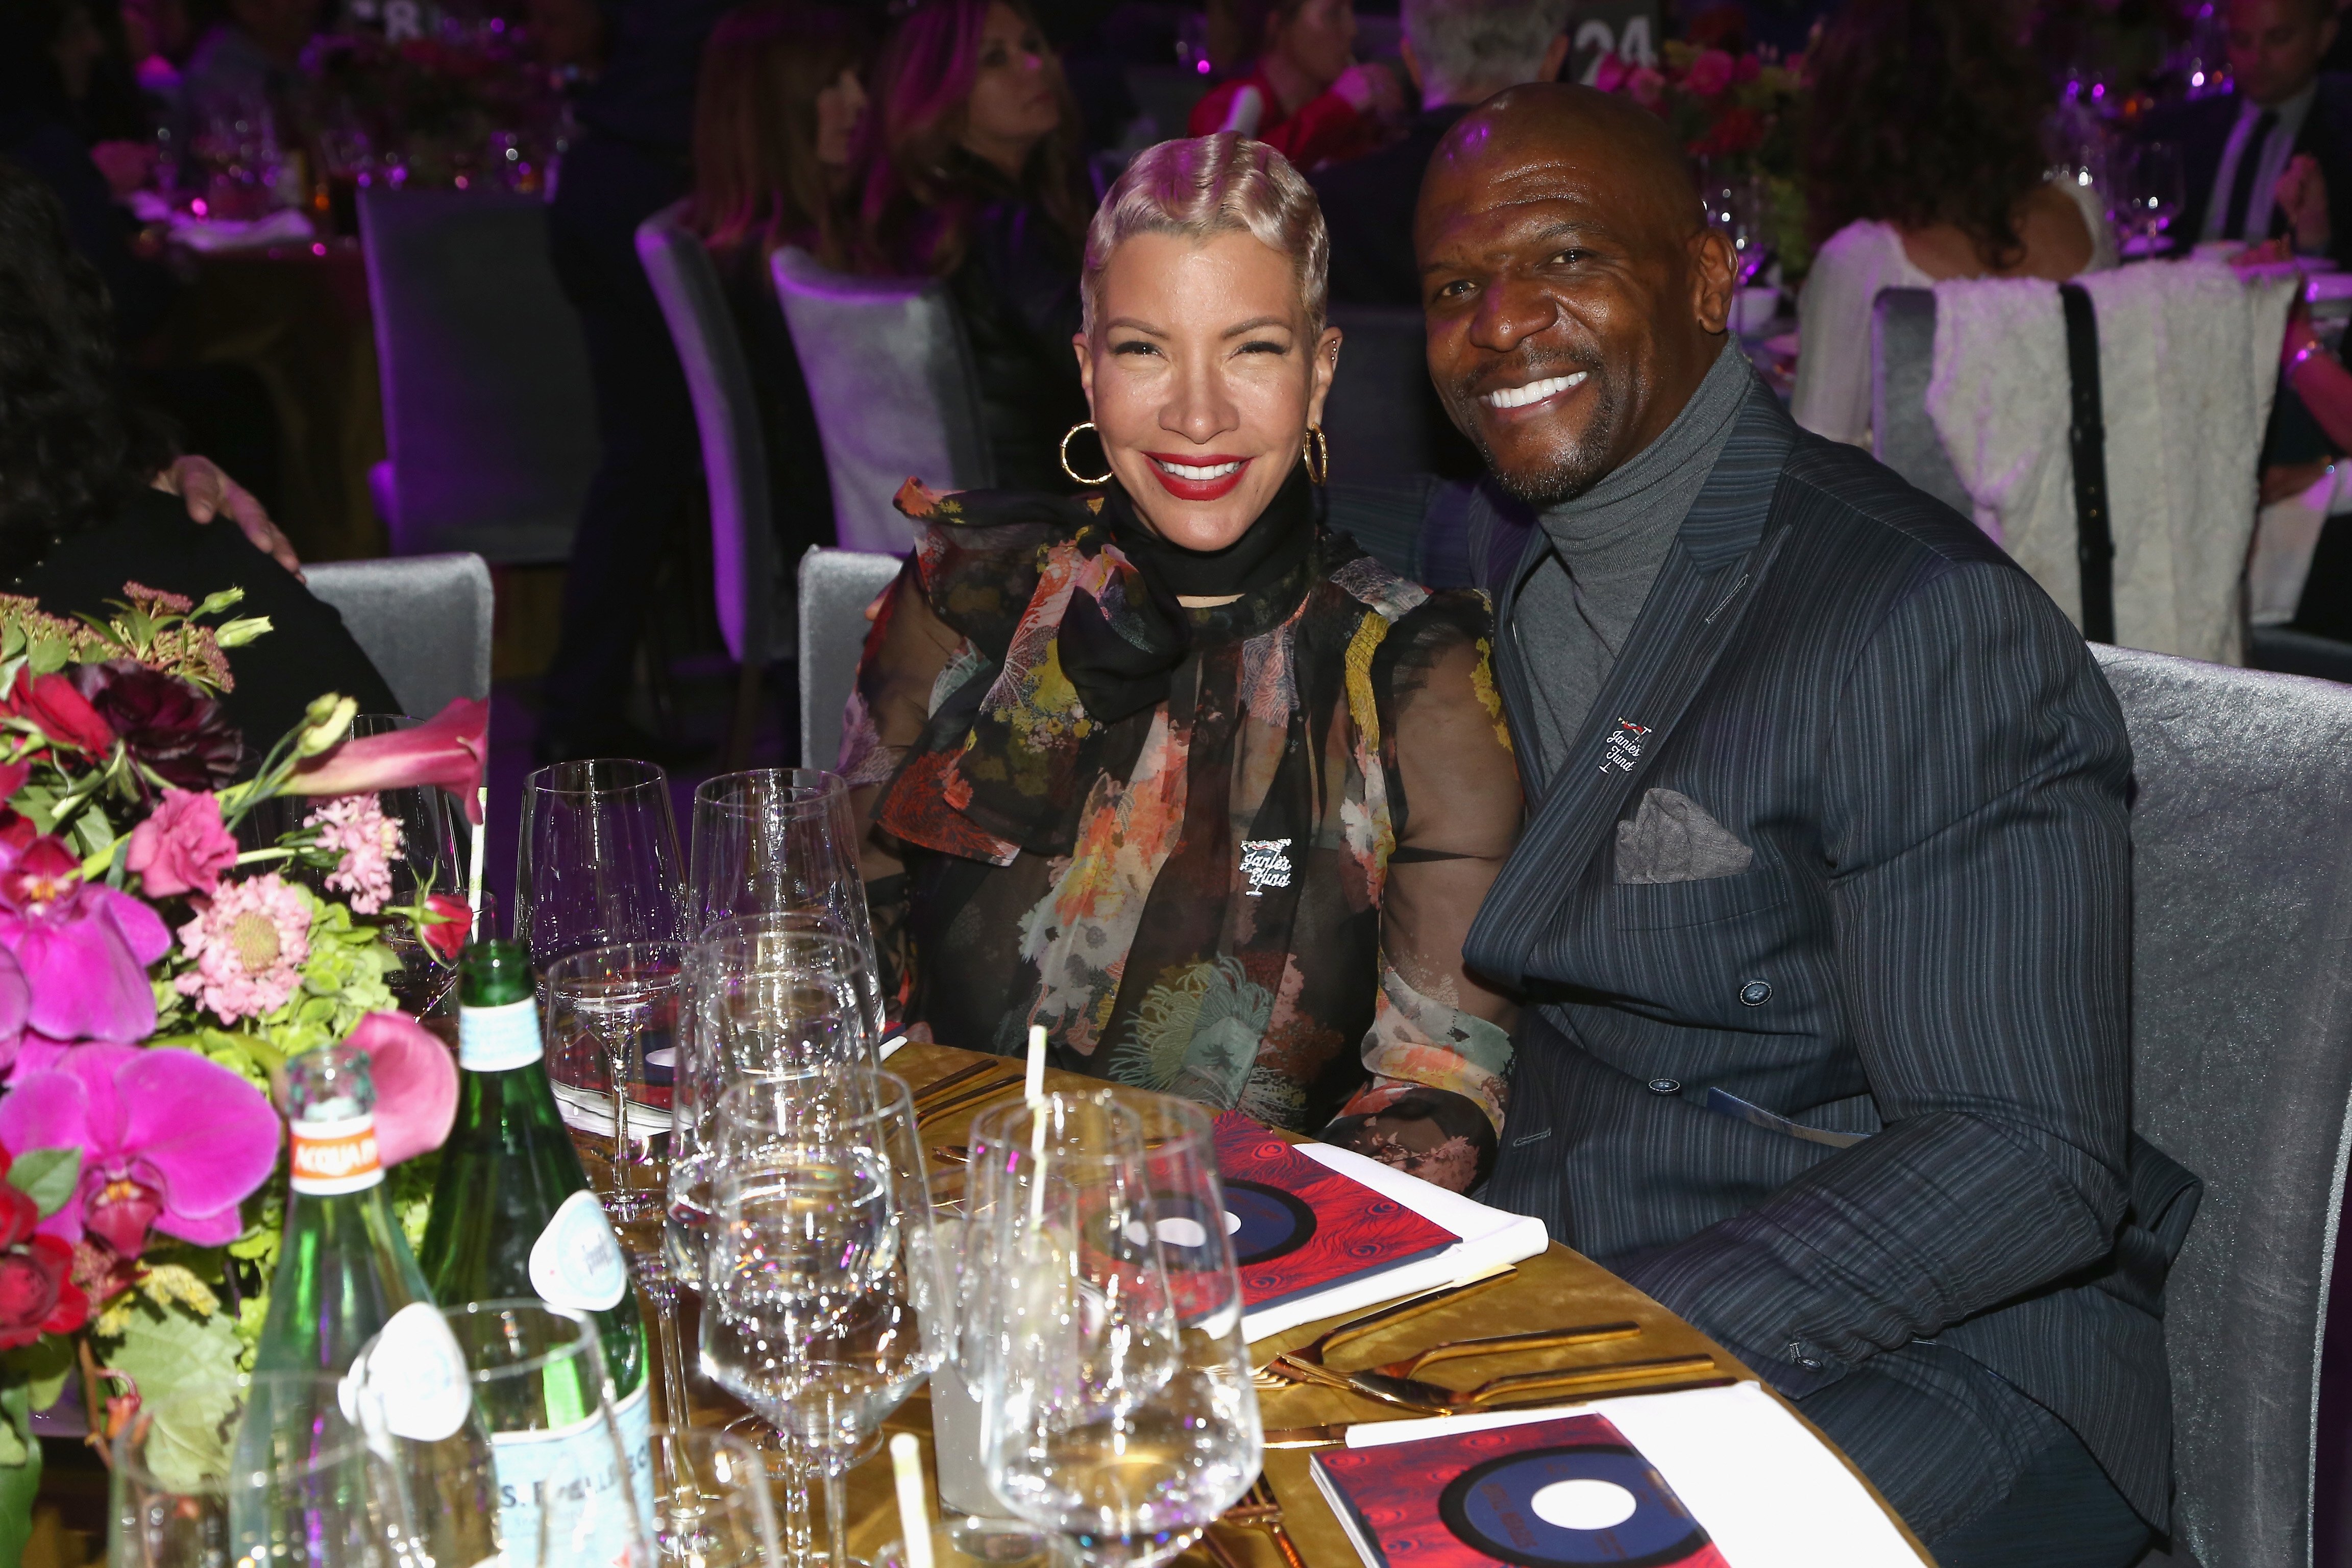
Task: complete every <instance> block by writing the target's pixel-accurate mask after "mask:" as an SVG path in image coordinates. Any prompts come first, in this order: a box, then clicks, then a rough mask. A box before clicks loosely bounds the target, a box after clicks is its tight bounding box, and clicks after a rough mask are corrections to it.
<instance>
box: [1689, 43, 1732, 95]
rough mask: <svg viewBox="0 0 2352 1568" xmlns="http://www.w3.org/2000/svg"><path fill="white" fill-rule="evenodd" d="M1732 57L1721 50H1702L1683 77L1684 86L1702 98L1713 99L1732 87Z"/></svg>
mask: <svg viewBox="0 0 2352 1568" xmlns="http://www.w3.org/2000/svg"><path fill="white" fill-rule="evenodd" d="M1731 72H1732V60H1731V57H1730V56H1729V55H1727V54H1726V53H1724V51H1722V50H1721V49H1701V50H1700V51H1699V52H1698V58H1696V59H1695V60H1693V61H1691V63H1690V69H1689V70H1688V71H1686V72H1685V73H1684V75H1683V85H1684V86H1685V87H1687V88H1689V89H1691V90H1692V91H1693V92H1695V93H1696V94H1698V95H1699V96H1700V97H1701V98H1713V97H1714V96H1715V95H1716V94H1717V93H1719V92H1721V91H1722V90H1723V89H1725V88H1727V87H1729V86H1730V85H1731Z"/></svg>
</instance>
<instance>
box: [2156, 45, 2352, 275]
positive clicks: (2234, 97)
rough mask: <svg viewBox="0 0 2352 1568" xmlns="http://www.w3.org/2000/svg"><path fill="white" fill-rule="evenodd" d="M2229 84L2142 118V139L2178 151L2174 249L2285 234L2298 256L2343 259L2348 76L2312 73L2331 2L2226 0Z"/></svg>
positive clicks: (2348, 204) (2349, 152) (2350, 146)
mask: <svg viewBox="0 0 2352 1568" xmlns="http://www.w3.org/2000/svg"><path fill="white" fill-rule="evenodd" d="M2225 16H2226V20H2227V27H2228V33H2227V37H2228V47H2229V54H2230V71H2231V77H2232V78H2233V79H2234V81H2235V85H2236V90H2235V91H2233V92H2231V93H2228V94H2225V95H2220V96H2216V97H2212V98H2200V99H2192V100H2189V102H2187V103H2182V104H2178V105H2175V106H2174V107H2172V108H2171V109H2168V110H2164V111H2162V112H2159V113H2158V114H2156V115H2153V116H2151V117H2150V118H2149V121H2148V123H2147V130H2146V131H2145V132H2144V133H2143V134H2144V139H2145V140H2148V141H2163V142H2171V143H2173V144H2174V145H2175V146H2177V147H2178V148H2179V150H2180V168H2181V184H2182V186H2183V189H2182V199H2183V202H2184V205H2183V206H2182V208H2181V213H2180V216H2179V220H2178V222H2177V223H2176V225H2175V226H2174V228H2173V235H2174V237H2175V249H2176V250H2180V251H2186V250H2187V249H2189V247H2191V246H2193V245H2196V244H2198V243H2200V241H2204V240H2216V239H2242V240H2261V239H2267V238H2270V237H2273V236H2290V237H2293V238H2294V244H2295V248H2296V249H2297V250H2299V251H2301V252H2302V253H2303V254H2304V255H2306V256H2328V257H2332V258H2335V259H2336V261H2337V262H2338V263H2339V264H2342V263H2347V262H2352V77H2344V76H2339V75H2336V74H2334V73H2332V72H2328V73H2323V72H2322V71H2321V70H2320V68H2319V62H2320V58H2321V57H2322V56H2323V55H2325V54H2326V52H2327V49H2328V47H2329V46H2330V45H2331V44H2333V43H2334V42H2335V41H2336V7H2335V3H2334V0H2229V6H2228V10H2227V12H2226V13H2225Z"/></svg>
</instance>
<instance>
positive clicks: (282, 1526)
mask: <svg viewBox="0 0 2352 1568" xmlns="http://www.w3.org/2000/svg"><path fill="white" fill-rule="evenodd" d="M350 1393H351V1391H350V1390H349V1389H347V1388H346V1387H345V1385H344V1384H343V1382H342V1380H340V1379H337V1378H334V1377H331V1376H324V1375H321V1374H320V1373H315V1372H293V1373H257V1374H255V1375H253V1376H250V1377H247V1378H245V1379H243V1380H241V1381H240V1383H239V1384H238V1385H237V1386H236V1387H235V1388H232V1389H229V1390H226V1391H221V1390H216V1389H214V1388H211V1387H190V1388H184V1389H181V1390H177V1391H173V1392H170V1393H166V1394H163V1396H162V1397H161V1398H156V1399H151V1400H149V1401H147V1402H146V1403H144V1404H143V1405H142V1406H141V1407H140V1409H139V1411H138V1413H137V1414H136V1415H133V1416H132V1417H131V1421H130V1423H129V1424H128V1425H127V1426H125V1427H124V1428H123V1429H122V1431H121V1433H120V1434H118V1435H117V1436H116V1438H115V1441H114V1447H113V1450H112V1455H111V1459H112V1462H111V1464H110V1467H109V1468H110V1483H109V1491H110V1499H109V1502H110V1507H109V1521H108V1530H107V1562H108V1563H109V1564H110V1568H228V1565H229V1564H231V1563H236V1562H240V1561H242V1562H264V1561H267V1562H272V1563H285V1564H287V1565H288V1568H407V1565H408V1564H412V1563H418V1562H426V1561H431V1562H444V1563H477V1562H482V1561H485V1560H488V1559H490V1558H493V1557H495V1556H496V1554H497V1552H498V1550H499V1544H498V1537H497V1534H496V1531H495V1521H496V1518H497V1502H498V1479H497V1473H496V1468H495V1465H494V1463H493V1460H492V1458H491V1451H490V1447H489V1442H488V1436H487V1435H486V1434H485V1432H484V1430H483V1428H482V1426H481V1423H480V1422H479V1421H478V1420H468V1419H467V1404H466V1402H465V1400H464V1395H463V1391H462V1389H460V1390H459V1399H458V1403H457V1406H456V1415H457V1423H456V1425H455V1426H453V1427H451V1428H450V1429H448V1430H447V1431H446V1432H445V1433H443V1434H442V1435H441V1436H438V1437H433V1438H426V1437H420V1436H417V1429H416V1428H415V1427H414V1426H410V1425H409V1424H408V1423H406V1422H404V1421H400V1420H397V1419H396V1418H395V1419H394V1420H391V1421H387V1419H386V1414H387V1413H386V1411H385V1410H384V1408H383V1405H381V1404H380V1403H378V1402H376V1401H373V1400H355V1399H352V1398H350V1397H349V1394H350ZM232 1450H234V1453H235V1458H232Z"/></svg>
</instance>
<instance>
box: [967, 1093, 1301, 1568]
mask: <svg viewBox="0 0 2352 1568" xmlns="http://www.w3.org/2000/svg"><path fill="white" fill-rule="evenodd" d="M971 1171H972V1175H973V1183H972V1186H971V1190H970V1191H969V1192H968V1194H967V1197H966V1208H967V1212H968V1218H967V1220H966V1226H967V1231H968V1236H967V1241H966V1247H965V1250H964V1254H963V1259H962V1263H963V1269H962V1277H961V1282H960V1290H959V1294H960V1298H961V1299H960V1300H959V1303H958V1306H959V1312H958V1324H959V1329H960V1333H959V1336H958V1350H959V1357H960V1360H961V1362H962V1363H963V1366H964V1370H965V1372H966V1373H967V1375H968V1376H970V1377H971V1381H972V1382H973V1384H974V1386H975V1387H976V1388H977V1389H979V1390H980V1392H981V1399H982V1407H983V1411H984V1415H983V1418H982V1455H983V1462H984V1465H985V1468H986V1470H987V1475H988V1480H989V1484H990V1486H991V1488H992V1489H993V1490H994V1491H995V1493H996V1494H997V1496H999V1497H1001V1498H1002V1499H1003V1500H1004V1501H1005V1502H1006V1503H1007V1504H1008V1505H1009V1506H1010V1507H1011V1508H1012V1509H1013V1511H1014V1512H1016V1513H1018V1514H1020V1515H1021V1516H1022V1517H1023V1518H1024V1519H1026V1520H1028V1521H1030V1522H1032V1523H1034V1524H1035V1525H1037V1526H1038V1527H1040V1528H1041V1529H1044V1530H1045V1531H1051V1532H1054V1533H1055V1534H1057V1535H1058V1536H1059V1537H1060V1538H1061V1539H1062V1541H1063V1542H1065V1543H1066V1545H1067V1546H1068V1547H1069V1548H1070V1549H1071V1550H1072V1551H1074V1552H1076V1555H1077V1556H1078V1557H1079V1558H1080V1559H1082V1560H1083V1561H1085V1562H1086V1563H1089V1564H1097V1565H1099V1568H1152V1565H1155V1564H1158V1563H1165V1562H1167V1561H1168V1560H1169V1559H1171V1558H1172V1557H1174V1556H1175V1555H1176V1554H1177V1553H1178V1552H1181V1551H1182V1550H1183V1549H1184V1548H1185V1547H1186V1546H1188V1545H1190V1544H1191V1543H1192V1542H1193V1541H1194V1540H1196V1539H1198V1537H1199V1535H1200V1533H1201V1531H1202V1530H1203V1529H1205V1528H1206V1527H1207V1526H1208V1525H1209V1524H1210V1522H1211V1521H1214V1520H1215V1519H1216V1518H1217V1517H1218V1516H1219V1515H1220V1514H1222V1513H1223V1512H1224V1511H1225V1510H1226V1509H1228V1508H1230V1507H1231V1506H1233V1504H1234V1502H1235V1501H1236V1500H1239V1499H1240V1497H1241V1496H1242V1494H1243V1493H1244V1491H1246V1490H1247V1489H1248V1488H1249V1485H1250V1482H1251V1480H1252V1479H1254V1478H1255V1476H1256V1475H1257V1473H1258V1465H1259V1459H1260V1457H1261V1452H1262V1447H1263V1442H1262V1435H1261V1432H1260V1429H1259V1425H1258V1415H1257V1397H1256V1394H1255V1392H1254V1391H1253V1389H1252V1387H1251V1384H1250V1366H1249V1357H1248V1353H1247V1349H1246V1347H1245V1345H1244V1342H1243V1340H1242V1330H1241V1324H1242V1300H1241V1285H1240V1279H1239V1277H1238V1276H1237V1275H1236V1274H1235V1272H1234V1263H1233V1253H1232V1249H1231V1245H1230V1241H1229V1237H1228V1231H1227V1226H1226V1224H1225V1208H1224V1197H1223V1190H1222V1188H1221V1187H1220V1185H1219V1184H1218V1181H1217V1174H1216V1160H1215V1151H1214V1144H1213V1139H1212V1136H1211V1131H1210V1126H1209V1121H1208V1118H1207V1117H1206V1116H1205V1115H1204V1114H1202V1111H1201V1110H1200V1109H1199V1108H1198V1107H1197V1106H1193V1105H1191V1104H1189V1103H1187V1102H1185V1101H1181V1100H1172V1099H1171V1098H1169V1097H1167V1096H1164V1095H1145V1094H1135V1093H1129V1092H1124V1091H1109V1090H1102V1091H1096V1092H1093V1093H1088V1094H1077V1095H1069V1094H1055V1095H1047V1096H1045V1097H1044V1098H1043V1099H1041V1100H1038V1101H1036V1102H1035V1103H1034V1104H1018V1105H1012V1106H1006V1107H1003V1108H1001V1109H999V1110H993V1111H991V1112H989V1113H987V1114H986V1115H984V1116H982V1118H981V1119H980V1121H979V1122H977V1123H976V1124H975V1125H974V1128H973V1131H972V1164H971Z"/></svg>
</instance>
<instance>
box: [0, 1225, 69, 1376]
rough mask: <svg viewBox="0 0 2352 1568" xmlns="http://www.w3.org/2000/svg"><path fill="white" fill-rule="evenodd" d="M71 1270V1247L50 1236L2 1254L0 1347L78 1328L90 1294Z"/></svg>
mask: <svg viewBox="0 0 2352 1568" xmlns="http://www.w3.org/2000/svg"><path fill="white" fill-rule="evenodd" d="M72 1272H73V1247H71V1246H70V1245H68V1243H66V1242H63V1241H60V1240H58V1238H57V1237H54V1236H37V1237H33V1238H32V1240H31V1241H30V1242H28V1243H27V1244H26V1247H25V1249H24V1250H23V1251H20V1252H10V1253H8V1254H6V1255H5V1256H0V1350H11V1351H12V1350H15V1349H16V1348H17V1347H18V1346H20V1345H28V1344H31V1343H32V1342H34V1341H35V1340H37V1339H39V1338H40V1337H41V1336H42V1335H43V1334H69V1333H71V1332H73V1331H75V1330H76V1329H78V1328H80V1327H81V1326H82V1323H83V1322H84V1321H86V1320H88V1318H89V1297H88V1296H85V1295H83V1294H82V1290H81V1287H80V1286H79V1285H77V1284H75V1283H74V1282H73V1280H72V1279H71V1278H70V1275H71V1274H72Z"/></svg>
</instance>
